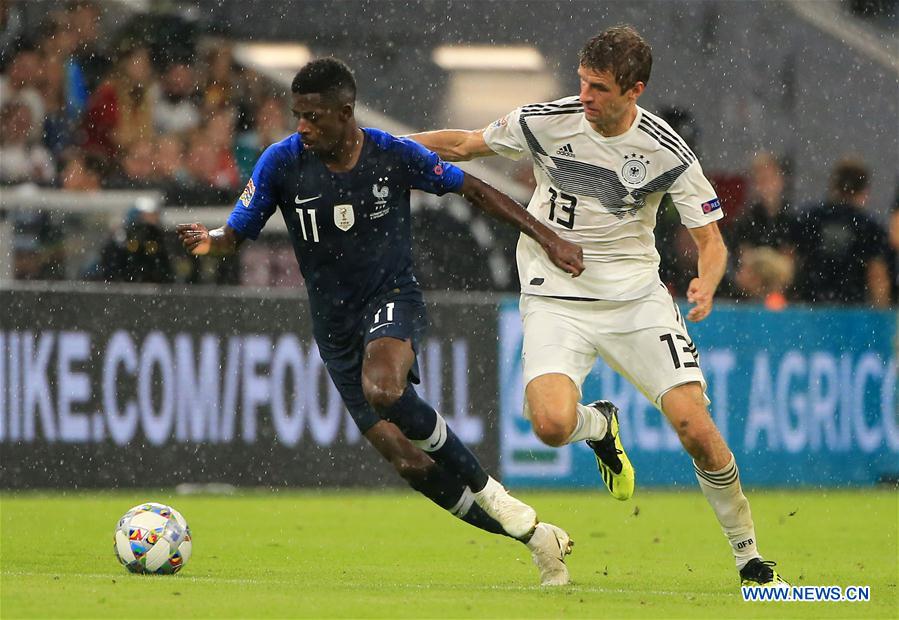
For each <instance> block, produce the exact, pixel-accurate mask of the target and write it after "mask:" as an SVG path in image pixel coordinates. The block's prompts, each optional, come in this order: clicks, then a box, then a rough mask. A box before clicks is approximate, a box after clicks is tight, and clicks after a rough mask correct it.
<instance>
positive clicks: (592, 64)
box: [578, 25, 652, 92]
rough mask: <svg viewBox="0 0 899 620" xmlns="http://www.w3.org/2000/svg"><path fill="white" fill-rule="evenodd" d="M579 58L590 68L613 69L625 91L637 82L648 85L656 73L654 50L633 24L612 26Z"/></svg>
mask: <svg viewBox="0 0 899 620" xmlns="http://www.w3.org/2000/svg"><path fill="white" fill-rule="evenodd" d="M578 60H579V62H580V64H581V65H582V66H584V67H587V68H588V69H593V70H594V71H610V72H611V73H612V75H614V76H615V82H616V83H617V84H618V86H619V87H620V88H621V91H622V92H624V91H626V90H630V89H631V88H633V87H634V85H635V84H636V83H637V82H643V83H644V84H648V83H649V74H650V73H651V72H652V50H651V49H649V44H648V43H646V41H644V40H643V37H641V36H640V34H639V33H638V32H637V30H636V28H634V27H633V26H629V25H621V26H615V27H614V28H609V29H608V30H606V31H605V32H603V33H602V34H599V35H597V36H595V37H593V38H592V39H590V40H589V41H587V43H586V45H584V47H583V49H581V52H580V54H578Z"/></svg>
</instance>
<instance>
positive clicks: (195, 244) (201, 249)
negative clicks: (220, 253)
mask: <svg viewBox="0 0 899 620" xmlns="http://www.w3.org/2000/svg"><path fill="white" fill-rule="evenodd" d="M175 230H176V232H177V233H178V238H179V239H180V240H181V244H182V245H183V246H184V248H185V249H186V250H187V251H188V252H190V253H191V254H194V255H196V256H201V255H204V254H209V250H210V249H212V241H211V240H210V239H209V229H208V228H206V227H205V226H203V225H202V224H200V223H198V222H196V223H193V224H178V226H177V227H176V228H175Z"/></svg>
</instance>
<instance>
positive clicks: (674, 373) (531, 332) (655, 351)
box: [520, 285, 706, 409]
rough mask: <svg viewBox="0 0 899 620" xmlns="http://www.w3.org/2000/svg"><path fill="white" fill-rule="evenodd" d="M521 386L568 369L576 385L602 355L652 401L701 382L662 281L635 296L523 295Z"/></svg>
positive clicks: (695, 360) (695, 359)
mask: <svg viewBox="0 0 899 620" xmlns="http://www.w3.org/2000/svg"><path fill="white" fill-rule="evenodd" d="M520 308H521V317H522V321H523V323H524V344H523V346H522V362H523V363H522V366H523V370H524V384H525V385H527V384H528V383H530V382H531V381H532V380H533V379H534V378H536V377H539V376H540V375H545V374H548V373H560V374H563V375H568V376H569V377H571V380H572V381H574V384H575V385H576V386H577V388H578V390H579V391H580V390H581V386H582V385H583V383H584V379H585V378H586V376H587V375H588V374H589V373H590V370H591V369H592V368H593V365H594V364H595V363H596V358H597V357H601V358H602V359H603V361H605V363H606V364H608V366H609V367H610V368H612V370H614V371H616V372H618V373H619V374H620V375H621V376H623V377H624V378H625V379H627V380H628V381H630V382H631V384H633V385H634V387H636V388H637V389H638V390H640V392H642V393H643V395H644V396H646V398H648V399H649V401H650V402H652V403H653V404H654V405H655V406H656V407H658V408H659V409H661V408H662V407H661V405H662V396H663V395H664V394H665V393H666V392H667V391H668V390H670V389H672V388H674V387H677V386H679V385H683V384H685V383H692V382H699V383H700V384H701V385H702V390H703V392H705V389H706V381H705V377H704V376H703V374H702V370H700V368H699V355H698V354H697V352H696V346H695V345H694V344H693V341H692V340H691V339H690V336H689V334H687V328H686V326H685V325H684V320H683V317H681V313H680V310H679V309H678V307H677V305H676V304H675V303H674V300H673V299H672V298H671V295H670V294H668V291H667V289H665V287H663V286H661V285H659V288H658V290H656V291H654V292H652V293H650V294H648V295H646V296H645V297H641V298H640V299H635V300H633V301H567V300H563V299H555V298H552V297H540V296H538V295H522V296H521V303H520Z"/></svg>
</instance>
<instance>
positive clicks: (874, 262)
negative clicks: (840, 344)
mask: <svg viewBox="0 0 899 620" xmlns="http://www.w3.org/2000/svg"><path fill="white" fill-rule="evenodd" d="M20 9H21V4H19V3H10V2H9V1H8V0H0V26H2V32H0V184H2V185H3V186H10V185H18V184H34V185H37V186H41V187H48V188H58V189H65V190H71V191H82V192H89V191H97V190H104V189H107V190H142V189H153V190H159V191H161V192H162V194H163V196H164V200H163V204H164V205H168V206H184V205H191V206H201V205H216V206H219V205H230V204H233V202H234V200H235V198H236V197H237V196H238V195H239V194H240V191H241V188H242V187H243V183H244V182H245V179H246V178H247V177H248V176H249V174H250V172H251V171H252V168H253V165H254V164H255V162H256V159H257V158H258V156H259V155H260V154H261V152H262V150H263V149H264V148H265V147H266V146H267V145H268V144H270V143H272V142H276V141H278V140H280V139H281V138H283V137H285V136H286V135H288V134H289V133H290V132H291V131H292V127H291V122H290V119H289V115H288V113H287V107H286V106H287V101H286V99H285V97H284V93H283V92H282V91H279V90H278V89H276V88H275V87H274V85H273V84H271V83H270V82H268V81H267V80H266V79H264V78H262V77H261V76H259V75H257V74H255V73H254V72H253V71H251V70H248V69H246V68H243V67H241V66H240V65H238V64H237V63H235V61H234V58H233V55H232V50H231V48H230V46H229V45H228V44H227V43H226V42H225V41H224V40H223V39H220V38H218V39H217V38H215V37H210V36H200V34H201V33H198V32H197V29H196V28H195V27H193V26H192V25H191V24H190V23H189V22H185V21H183V20H180V19H174V18H166V17H165V16H159V15H157V16H147V15H139V16H136V17H133V18H132V19H128V20H125V21H124V23H122V24H116V27H114V28H105V29H104V28H103V27H102V26H103V24H104V19H103V15H102V13H101V12H102V11H103V6H102V5H101V4H100V3H99V2H96V1H92V0H72V1H70V2H66V3H60V5H59V9H58V10H57V11H54V12H50V13H49V14H48V15H46V17H45V19H44V21H43V23H42V25H41V26H40V27H39V28H37V29H27V28H25V27H24V26H23V25H22V23H23V22H22V19H21V15H17V11H18V10H20ZM29 30H32V31H29ZM662 115H663V117H665V118H666V120H668V121H669V123H670V124H672V126H674V128H675V129H676V130H677V131H679V132H680V133H681V135H682V136H683V137H684V138H685V140H687V142H688V143H691V146H694V150H695V145H694V144H692V143H694V142H695V133H696V131H695V124H694V123H693V122H692V118H691V116H690V114H689V113H688V112H687V111H684V110H679V109H676V108H670V109H667V110H663V111H662ZM700 157H701V154H700ZM788 163H789V162H786V161H782V160H780V159H779V158H778V157H777V156H775V155H773V154H771V153H758V154H756V155H755V156H754V158H753V159H752V160H751V162H749V167H748V170H747V172H746V173H745V174H728V175H718V176H717V178H716V175H714V174H712V175H710V176H711V178H712V180H713V183H715V185H716V187H717V188H718V190H719V193H720V194H721V195H722V197H723V198H724V199H725V200H724V203H725V210H726V213H727V218H726V219H725V220H724V221H723V222H722V223H721V225H722V230H723V232H724V235H725V237H726V239H727V241H728V246H729V247H730V249H731V252H732V259H731V269H730V270H729V273H728V276H727V277H726V279H725V281H724V282H723V283H722V287H721V290H720V295H721V296H723V297H731V298H737V299H747V298H748V299H752V300H755V301H758V302H760V303H764V304H765V306H767V307H768V308H770V309H773V310H776V309H781V308H783V307H785V306H786V305H787V304H789V303H795V302H824V303H846V304H861V305H866V306H871V307H885V306H887V305H889V304H890V303H891V299H892V300H893V301H895V299H896V295H897V292H899V286H897V283H899V281H897V277H899V269H897V256H899V194H897V199H896V202H897V204H894V205H892V211H891V218H890V222H889V230H885V229H884V227H882V226H881V225H880V224H879V223H878V222H877V220H876V219H875V218H874V217H872V216H871V215H870V214H869V213H868V212H867V211H866V203H867V199H868V187H869V183H870V179H869V173H868V171H867V169H866V168H865V165H864V163H863V162H861V161H857V160H852V159H846V160H842V161H840V162H838V163H837V164H836V165H835V167H834V169H833V171H832V174H831V178H830V186H829V187H828V188H826V189H823V188H822V192H821V195H820V196H806V197H802V200H801V202H799V201H794V200H791V198H790V191H789V186H790V183H789V178H790V171H789V166H788ZM797 202H799V204H797ZM159 209H160V208H159V205H157V204H155V203H152V202H151V203H147V202H140V201H138V202H136V203H135V205H134V206H133V208H132V209H131V210H130V211H129V212H128V213H127V215H126V217H125V219H124V221H123V222H121V223H120V225H119V226H117V227H116V228H115V230H113V231H111V232H110V233H109V235H108V238H107V239H106V241H105V242H104V243H102V244H101V246H100V247H97V248H93V249H92V251H90V249H88V250H89V251H87V252H86V254H85V255H86V256H88V257H90V258H91V260H89V261H86V262H85V264H84V265H82V266H80V267H79V268H78V273H77V277H81V278H84V279H94V280H102V281H122V282H126V281H132V282H158V283H172V282H202V281H215V282H225V283H233V284H238V283H247V281H249V282H250V283H253V284H260V283H262V284H271V283H282V284H283V283H290V284H296V283H297V282H299V278H298V275H297V274H296V270H295V266H294V268H291V267H285V265H289V264H291V263H292V261H293V258H292V255H291V252H290V250H289V246H288V245H287V243H286V241H285V242H282V243H281V244H280V245H278V244H275V245H274V246H272V247H269V248H268V249H267V250H266V252H267V256H263V255H262V254H260V252H259V251H258V249H257V250H254V251H253V252H250V253H249V255H246V254H245V256H244V263H248V262H251V261H252V262H253V263H254V265H249V266H248V267H246V266H245V268H244V269H243V270H242V271H241V269H240V268H239V267H238V266H237V265H236V264H234V263H228V262H227V261H224V262H223V261H218V262H216V263H207V264H206V265H205V266H204V265H202V264H201V261H197V260H195V259H191V258H188V257H186V256H184V255H183V253H181V252H179V251H178V250H177V247H176V246H175V243H174V237H173V236H172V234H171V231H168V230H165V229H164V226H163V225H162V223H161V219H160V212H159ZM444 211H447V212H446V213H445V212H444ZM450 215H451V213H449V211H448V210H443V209H433V208H431V209H420V212H419V216H420V219H421V221H422V222H425V224H426V225H416V226H415V229H414V230H415V233H416V234H417V243H418V245H419V248H418V250H417V253H418V257H419V259H420V262H419V272H420V276H421V279H422V282H423V283H424V284H425V286H427V287H430V288H446V289H459V288H470V289H471V288H480V289H486V288H500V289H504V290H510V291H511V290H514V289H515V286H516V284H517V278H516V277H515V276H514V274H511V275H510V274H506V275H505V276H504V277H496V276H495V275H494V276H491V275H490V274H489V273H488V272H489V269H490V267H489V266H488V263H489V262H490V260H491V259H490V256H489V252H487V251H485V249H484V246H485V243H486V244H488V245H489V244H493V245H494V246H497V247H494V252H493V256H494V257H496V256H498V254H497V252H499V253H502V254H503V255H505V256H506V257H507V259H508V260H507V262H506V263H503V264H507V265H508V269H509V270H511V269H514V261H513V260H511V257H512V253H513V252H514V242H515V237H516V236H515V235H514V234H510V232H509V231H508V230H505V229H503V228H502V227H496V226H493V225H491V227H490V230H489V231H486V232H485V231H484V230H481V231H480V232H479V231H478V230H476V228H477V227H475V226H470V225H468V224H467V223H466V221H465V220H466V218H467V216H462V217H458V216H457V217H455V218H452V217H450ZM457 215H458V213H457ZM12 217H13V218H14V229H15V230H14V233H15V234H14V245H15V247H14V255H15V269H14V271H15V277H16V278H19V279H61V278H65V277H71V276H72V273H71V269H70V270H68V271H67V270H66V269H63V268H62V267H61V266H62V265H63V264H64V262H65V261H66V229H67V227H68V226H70V225H72V224H73V221H74V220H75V219H77V218H76V217H75V216H72V215H66V216H62V215H59V214H53V213H48V212H46V211H24V210H23V211H14V212H13V215H12ZM480 222H482V221H481V220H479V226H480V228H483V224H482V223H480ZM656 233H657V234H656V236H657V241H658V247H659V251H660V254H661V256H662V277H663V280H664V281H665V282H666V284H668V285H669V286H670V287H671V289H672V291H673V292H674V293H675V294H677V295H683V294H684V292H685V290H686V286H687V283H688V282H689V280H690V278H691V277H693V274H694V273H695V270H696V255H695V249H694V247H693V243H692V241H691V239H690V237H689V234H688V233H687V232H686V230H685V229H684V228H683V227H682V226H681V225H680V223H679V219H678V216H677V213H676V211H675V210H674V209H673V207H671V206H670V205H667V206H666V205H665V204H664V203H663V206H662V208H661V209H660V213H659V226H658V229H657V231H656ZM485 238H486V239H487V241H486V242H485V241H484V239H485ZM448 239H449V240H451V241H452V243H447V240H448ZM476 241H477V243H476ZM466 248H467V249H466ZM272 256H275V258H272ZM479 256H480V257H482V258H478V257H479ZM260 264H270V265H275V266H274V267H272V268H273V269H274V271H275V272H277V273H279V274H282V275H283V274H287V276H285V277H283V278H278V279H277V282H269V281H266V278H264V277H263V278H262V279H261V280H260V279H259V278H255V279H254V278H253V277H252V274H253V273H254V268H258V266H259V265H260ZM492 266H493V268H494V271H496V269H495V268H496V267H497V264H496V263H495V261H494V264H493V265H492ZM256 271H258V269H256ZM248 274H249V276H248Z"/></svg>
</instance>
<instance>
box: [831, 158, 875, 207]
mask: <svg viewBox="0 0 899 620" xmlns="http://www.w3.org/2000/svg"><path fill="white" fill-rule="evenodd" d="M830 189H831V191H833V192H834V193H835V194H836V195H837V196H840V197H843V198H850V197H853V196H855V195H856V194H860V193H861V192H863V191H865V190H866V189H868V169H867V168H866V167H865V165H864V164H863V163H862V162H861V161H859V160H857V159H843V160H841V161H840V162H839V163H837V166H836V168H834V169H833V172H832V173H831V174H830Z"/></svg>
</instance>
